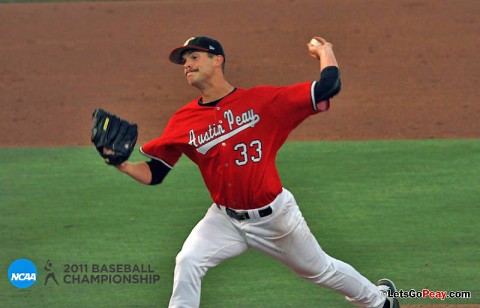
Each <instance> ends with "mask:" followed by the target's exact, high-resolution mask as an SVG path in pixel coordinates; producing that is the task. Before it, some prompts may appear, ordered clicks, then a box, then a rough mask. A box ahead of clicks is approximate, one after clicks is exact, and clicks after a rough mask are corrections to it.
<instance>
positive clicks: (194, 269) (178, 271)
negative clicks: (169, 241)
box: [175, 250, 206, 281]
mask: <svg viewBox="0 0 480 308" xmlns="http://www.w3.org/2000/svg"><path fill="white" fill-rule="evenodd" d="M205 272H206V269H205V267H204V266H203V264H202V262H201V260H200V259H199V258H198V256H197V255H195V254H194V253H192V252H191V251H188V250H182V251H180V253H179V254H178V255H177V257H176V258H175V276H176V279H179V280H183V281H195V280H197V279H198V278H202V277H203V276H204V275H205Z"/></svg>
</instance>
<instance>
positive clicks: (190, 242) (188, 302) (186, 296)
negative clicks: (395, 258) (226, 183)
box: [169, 189, 385, 308]
mask: <svg viewBox="0 0 480 308" xmlns="http://www.w3.org/2000/svg"><path fill="white" fill-rule="evenodd" d="M268 206H270V207H271V208H272V209H273V213H272V214H270V215H269V216H266V217H262V218H252V217H255V216H253V215H252V214H253V213H251V215H249V216H250V217H251V219H246V220H241V221H239V220H236V219H234V218H231V217H229V216H228V215H227V214H226V211H225V208H224V207H221V206H217V205H216V204H213V205H212V206H211V207H210V209H209V210H208V212H207V214H206V215H205V217H204V218H203V219H202V220H201V221H200V222H199V223H198V224H197V225H196V226H195V228H194V229H193V230H192V232H191V233H190V235H189V236H188V238H187V240H186V241H185V243H184V245H183V247H182V250H181V251H180V253H179V254H178V255H177V258H176V267H175V274H174V281H173V293H172V297H171V299H170V305H169V307H181V308H185V307H199V306H200V290H201V282H202V278H203V276H205V274H206V273H207V271H208V269H210V268H212V267H214V266H217V265H218V264H220V263H221V262H223V261H225V260H227V259H229V258H232V257H235V256H238V255H240V254H242V253H244V252H246V251H247V250H248V249H250V248H253V249H256V250H258V251H261V252H263V253H265V254H267V255H269V256H272V257H273V258H275V259H277V260H279V261H281V262H283V263H284V264H285V265H287V266H288V267H289V268H291V269H292V270H293V271H294V272H295V273H297V275H299V276H300V277H302V278H304V279H306V280H308V281H310V282H312V283H314V284H317V285H319V286H323V287H325V288H329V289H331V290H334V291H336V292H339V293H341V294H343V295H345V296H346V297H347V298H348V299H349V300H350V301H352V302H353V303H354V304H356V305H359V306H363V307H382V306H383V303H384V302H385V296H384V295H383V293H382V292H381V291H380V290H379V288H378V287H377V286H375V285H374V284H373V283H371V282H370V281H369V280H367V279H366V278H365V277H363V276H362V275H361V274H360V273H359V272H357V271H356V270H355V269H354V268H353V267H352V266H350V265H348V264H346V263H344V262H342V261H339V260H336V259H334V258H332V257H330V256H329V255H327V254H326V253H325V252H324V251H323V250H322V248H321V247H320V245H319V244H318V242H317V240H316V239H315V237H314V236H313V234H312V233H311V232H310V229H309V228H308V226H307V224H306V222H305V219H304V218H303V216H302V213H301V212H300V209H299V207H298V205H297V203H296V201H295V199H294V197H293V195H292V194H291V193H290V192H289V191H288V190H286V189H283V191H282V193H280V194H279V195H278V196H277V198H276V199H275V200H274V201H273V202H272V203H271V204H269V205H268Z"/></svg>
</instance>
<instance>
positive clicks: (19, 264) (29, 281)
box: [8, 259, 37, 289]
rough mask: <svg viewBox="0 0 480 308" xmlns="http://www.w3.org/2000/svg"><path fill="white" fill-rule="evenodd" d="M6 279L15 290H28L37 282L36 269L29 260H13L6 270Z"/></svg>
mask: <svg viewBox="0 0 480 308" xmlns="http://www.w3.org/2000/svg"><path fill="white" fill-rule="evenodd" d="M8 279H9V280H10V283H11V284H13V285H14V286H15V287H17V288H20V289H25V288H28V287H30V286H32V285H33V284H34V283H35V282H37V268H36V267H35V264H33V262H32V261H30V260H27V259H18V260H15V261H13V263H12V264H10V267H9V268H8Z"/></svg>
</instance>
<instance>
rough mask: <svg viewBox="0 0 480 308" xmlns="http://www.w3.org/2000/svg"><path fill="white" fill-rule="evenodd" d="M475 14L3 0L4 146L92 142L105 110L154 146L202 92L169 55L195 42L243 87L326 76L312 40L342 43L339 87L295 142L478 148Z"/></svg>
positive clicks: (304, 2)
mask: <svg viewBox="0 0 480 308" xmlns="http://www.w3.org/2000/svg"><path fill="white" fill-rule="evenodd" d="M213 12H215V13H213ZM479 15H480V2H479V1H477V0H463V1H453V0H452V1H443V0H438V1H419V0H417V1H416V0H401V1H395V3H393V2H392V1H389V0H372V1H368V5H367V2H364V1H355V0H345V1H335V0H324V1H317V0H279V1H277V0H266V1H256V0H250V1H233V0H226V1H208V0H204V1H200V0H197V1H193V0H191V1H157V2H109V3H105V2H90V3H70V4H69V3H42V4H2V5H0V20H2V26H1V27H0V92H1V93H2V94H1V96H0V104H1V113H0V131H1V132H2V133H1V134H0V146H2V147H15V146H61V145H88V144H89V129H90V114H91V112H92V110H93V109H94V108H95V107H97V106H103V107H104V108H106V109H108V110H111V111H113V112H116V113H118V114H119V115H121V116H124V117H127V118H128V119H130V120H132V121H135V122H138V123H139V126H140V140H139V142H140V143H142V142H145V141H146V140H149V139H151V138H154V137H156V136H157V135H159V134H160V133H161V132H162V130H163V127H164V126H165V124H166V121H167V119H168V118H169V116H170V115H171V114H172V113H173V112H174V110H176V109H177V108H178V107H180V106H182V105H183V104H185V103H186V102H187V101H189V100H190V99H191V98H193V97H194V96H196V95H197V92H196V91H195V90H193V89H190V87H189V86H188V85H187V84H186V81H185V79H184V76H183V74H182V72H181V67H180V66H176V65H173V64H171V63H169V62H168V60H167V54H168V53H169V51H170V50H171V49H172V48H173V47H175V46H177V45H179V44H181V43H183V41H184V40H185V39H187V38H188V37H191V36H192V35H198V34H205V35H209V36H213V37H216V38H218V39H219V40H220V41H221V42H222V43H223V44H224V47H225V50H226V53H227V71H226V74H227V78H228V79H229V80H230V81H231V82H232V83H233V84H234V85H236V86H238V87H250V86H254V85H258V84H274V85H287V84H292V83H295V82H298V81H304V80H314V79H317V78H318V75H319V74H318V68H317V64H316V63H315V62H314V60H313V59H311V58H310V57H309V56H308V55H307V52H306V47H305V42H306V41H308V39H309V38H310V37H311V36H312V35H314V34H320V35H323V36H325V37H326V38H328V39H329V40H330V41H331V42H333V44H334V45H335V51H336V54H337V57H338V60H339V63H340V65H341V70H342V78H343V91H342V93H341V94H340V95H339V96H338V98H337V99H336V100H335V102H334V106H333V108H332V110H331V111H329V112H328V113H325V114H323V115H320V116H316V117H312V118H311V119H309V120H307V121H306V122H305V123H303V124H302V125H301V126H300V127H299V128H298V129H297V130H296V131H295V132H294V133H293V135H292V136H291V140H303V139H309V140H316V139H321V140H345V139H347V140H363V139H399V138H400V139H412V138H413V139H415V138H478V137H480V121H479V119H480V104H479V103H478V96H479V95H478V94H479V88H480V87H479V80H480V78H479V77H480V60H479V56H480V54H479V53H478V50H480V36H479V35H478V33H480V19H479V18H478V16H479Z"/></svg>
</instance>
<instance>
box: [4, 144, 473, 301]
mask: <svg viewBox="0 0 480 308" xmlns="http://www.w3.org/2000/svg"><path fill="white" fill-rule="evenodd" d="M141 159H143V157H141V155H140V154H138V153H135V154H134V157H133V158H132V160H141ZM277 164H278V167H279V170H280V174H281V176H282V179H283V184H284V186H285V187H286V188H288V189H289V190H290V191H292V192H293V193H294V195H295V196H296V199H297V201H298V203H299V204H300V207H301V208H302V210H303V213H304V216H305V217H306V219H307V222H308V223H309V225H310V227H311V229H312V231H313V233H314V234H315V235H316V237H317V239H318V240H319V242H320V244H321V245H322V246H323V248H324V249H325V250H326V251H327V253H329V254H330V255H332V256H334V257H336V258H338V259H341V260H344V261H346V262H347V263H350V264H351V265H353V266H354V267H356V268H357V269H358V270H359V271H360V272H361V273H363V274H364V275H365V276H366V277H368V278H369V279H371V280H372V281H376V280H377V279H378V278H382V277H383V276H388V277H391V278H392V279H393V280H395V282H396V284H397V287H398V288H399V289H404V290H410V289H415V290H421V289H423V288H428V289H430V290H445V291H457V290H469V291H472V295H473V298H471V299H456V300H447V301H445V302H441V301H440V300H434V299H416V300H413V299H409V300H401V303H402V304H404V305H405V304H442V303H448V304H452V303H458V304H467V303H480V298H479V295H480V291H479V286H478V278H479V276H480V275H479V274H480V270H479V267H478V261H479V256H480V237H479V233H478V219H479V214H480V210H479V205H480V194H479V188H480V185H479V184H480V141H479V140H426V141H372V142H305V143H293V142H292V143H287V144H286V145H285V146H284V148H283V149H282V150H281V152H280V154H279V157H278V160H277ZM0 170H1V171H0V213H1V220H0V298H1V302H2V306H4V307H27V306H28V307H34V306H42V307H44V306H50V307H65V306H70V307H117V306H139V307H144V306H145V307H148V306H158V307H166V306H167V303H168V299H169V296H170V292H171V287H172V286H171V284H172V275H173V267H174V260H175V256H176V254H177V252H178V251H179V250H180V248H181V245H182V243H183V241H184V239H185V238H186V236H187V235H188V233H189V232H190V230H191V229H192V228H193V226H194V225H195V223H196V222H197V221H198V220H200V219H201V218H202V216H203V215H204V213H205V211H206V209H207V208H208V207H209V205H210V204H211V201H210V197H209V195H208V193H207V191H206V189H205V186H204V184H203V182H202V179H201V177H200V174H199V172H198V170H197V168H196V166H195V165H194V164H193V163H191V162H190V161H188V160H186V159H182V160H181V161H180V162H179V164H178V165H177V166H176V167H175V168H174V171H172V172H171V174H170V175H169V176H168V177H167V179H166V180H165V182H164V183H163V184H162V185H160V186H154V187H149V186H144V185H141V184H138V183H136V182H135V181H133V180H132V179H130V178H128V177H127V176H125V175H122V174H120V173H119V172H118V171H116V170H115V169H114V168H111V167H107V166H105V165H104V163H103V162H102V161H101V160H100V158H99V157H98V154H97V153H96V151H95V150H94V149H93V147H74V148H3V149H0ZM20 258H27V259H30V260H32V261H33V262H34V263H35V264H36V266H37V270H38V282H37V283H36V284H35V285H33V286H32V287H30V288H28V289H17V288H15V287H14V286H12V285H11V284H10V282H9V280H8V277H7V272H8V267H9V265H10V264H11V263H12V262H13V261H14V260H16V259H20ZM47 260H50V261H51V262H52V264H53V272H54V273H55V275H56V278H57V280H58V282H59V285H56V284H55V283H54V282H53V281H51V280H50V281H49V283H48V284H47V285H44V281H45V277H46V273H47V272H46V271H45V270H44V266H45V264H46V262H47ZM92 264H130V265H134V264H143V265H150V267H151V269H152V270H154V272H155V273H154V274H156V275H160V277H161V279H160V281H159V282H157V283H155V284H145V283H144V284H128V283H120V284H116V283H103V284H100V283H94V284H87V283H83V284H80V283H66V282H65V281H64V280H63V279H64V277H66V275H67V274H68V273H65V270H66V265H81V266H82V265H86V266H87V267H88V268H89V269H90V268H91V266H92ZM80 268H81V267H80ZM80 268H79V269H80ZM70 270H73V267H72V268H70ZM70 274H72V273H70ZM77 274H78V273H77ZM202 307H350V305H349V304H348V303H346V301H344V299H343V298H342V297H341V296H340V295H337V294H335V293H333V292H331V291H328V290H324V289H322V288H319V287H316V286H314V285H310V284H309V283H307V282H305V281H303V280H301V279H300V278H297V277H296V276H295V275H294V274H293V273H291V272H290V270H289V269H288V268H286V267H284V266H283V265H281V264H279V263H277V262H276V261H273V260H272V259H270V258H268V257H266V256H264V255H261V254H259V253H257V252H255V251H251V252H249V253H246V254H245V255H243V256H240V257H238V258H235V259H232V260H229V261H226V262H225V263H223V264H221V265H220V266H218V267H217V268H214V269H212V270H211V271H210V272H209V273H208V274H207V276H206V277H205V279H204V283H203V293H202Z"/></svg>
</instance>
